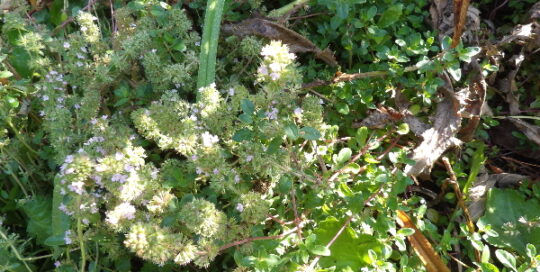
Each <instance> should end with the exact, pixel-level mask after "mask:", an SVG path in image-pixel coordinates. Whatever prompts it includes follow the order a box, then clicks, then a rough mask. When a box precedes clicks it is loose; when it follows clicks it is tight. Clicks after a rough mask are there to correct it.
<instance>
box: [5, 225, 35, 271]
mask: <svg viewBox="0 0 540 272" xmlns="http://www.w3.org/2000/svg"><path fill="white" fill-rule="evenodd" d="M0 236H1V237H2V239H3V240H5V241H6V242H7V244H8V245H9V247H11V250H13V254H15V257H17V259H18V260H19V261H21V262H22V263H23V264H24V266H25V267H26V269H27V270H28V271H30V272H32V269H30V266H28V264H27V263H26V260H25V258H23V257H22V256H21V254H20V253H19V251H18V250H17V248H16V247H15V245H13V243H11V240H10V239H9V238H8V237H7V235H6V234H5V233H4V232H3V231H2V230H1V229H0Z"/></svg>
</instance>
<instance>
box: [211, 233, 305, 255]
mask: <svg viewBox="0 0 540 272" xmlns="http://www.w3.org/2000/svg"><path fill="white" fill-rule="evenodd" d="M296 229H297V228H296V227H294V228H292V229H291V230H289V231H287V232H285V233H283V234H279V235H273V236H259V237H250V238H246V239H243V240H240V241H235V242H232V243H230V244H226V245H224V246H222V247H220V248H219V251H223V250H225V249H228V248H231V247H234V246H239V245H243V244H246V243H249V242H253V241H260V240H274V239H281V238H284V237H287V236H289V235H290V234H293V233H295V232H296Z"/></svg>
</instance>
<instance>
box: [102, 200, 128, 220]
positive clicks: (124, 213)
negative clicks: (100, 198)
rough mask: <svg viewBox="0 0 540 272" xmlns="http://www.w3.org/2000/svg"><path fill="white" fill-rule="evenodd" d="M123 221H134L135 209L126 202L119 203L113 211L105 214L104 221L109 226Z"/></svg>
mask: <svg viewBox="0 0 540 272" xmlns="http://www.w3.org/2000/svg"><path fill="white" fill-rule="evenodd" d="M123 219H127V220H133V219H135V207H134V206H133V205H131V204H129V203H127V202H124V203H121V204H120V205H118V206H116V207H115V208H114V210H112V211H108V212H107V219H106V221H107V223H109V224H111V225H117V224H118V222H119V221H120V220H123Z"/></svg>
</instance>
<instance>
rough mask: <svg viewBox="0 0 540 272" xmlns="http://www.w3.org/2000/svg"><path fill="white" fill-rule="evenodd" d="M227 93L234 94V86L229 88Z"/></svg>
mask: <svg viewBox="0 0 540 272" xmlns="http://www.w3.org/2000/svg"><path fill="white" fill-rule="evenodd" d="M228 93H229V95H230V96H234V88H230V89H229V92H228Z"/></svg>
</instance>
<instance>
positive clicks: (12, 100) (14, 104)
mask: <svg viewBox="0 0 540 272" xmlns="http://www.w3.org/2000/svg"><path fill="white" fill-rule="evenodd" d="M4 99H5V100H6V102H7V103H8V105H9V106H11V107H12V108H17V107H18V106H19V100H18V99H17V98H15V97H13V96H10V95H7V96H6V97H5V98H4Z"/></svg>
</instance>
